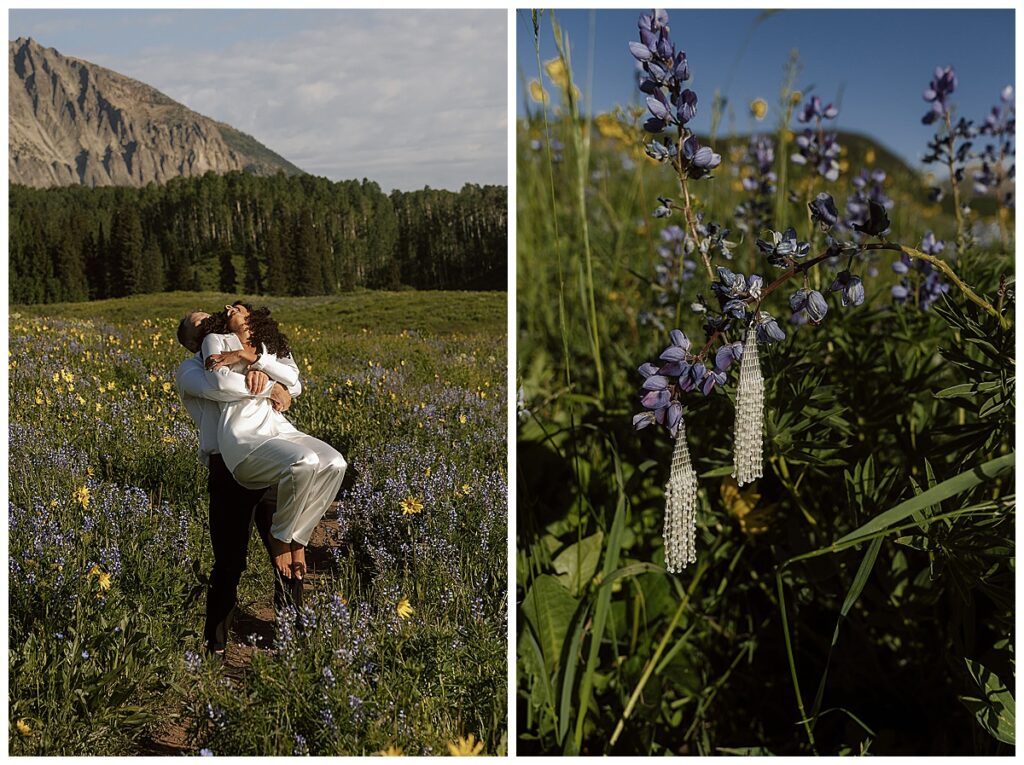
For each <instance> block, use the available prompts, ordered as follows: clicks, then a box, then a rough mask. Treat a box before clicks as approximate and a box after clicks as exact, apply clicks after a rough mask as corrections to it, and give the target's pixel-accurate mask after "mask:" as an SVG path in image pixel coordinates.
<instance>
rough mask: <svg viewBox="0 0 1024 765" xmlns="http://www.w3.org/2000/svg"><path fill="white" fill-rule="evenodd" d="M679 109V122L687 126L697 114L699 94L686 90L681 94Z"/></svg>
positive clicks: (677, 112)
mask: <svg viewBox="0 0 1024 765" xmlns="http://www.w3.org/2000/svg"><path fill="white" fill-rule="evenodd" d="M678 107H679V108H678V109H677V111H676V116H677V117H678V118H679V122H680V123H682V124H683V125H685V124H686V123H687V122H689V121H690V120H692V119H693V118H694V117H695V116H696V114H697V94H696V93H694V92H693V91H692V90H690V89H689V88H687V89H686V90H684V91H683V92H682V93H680V94H679V103H678ZM708 151H710V149H708Z"/></svg>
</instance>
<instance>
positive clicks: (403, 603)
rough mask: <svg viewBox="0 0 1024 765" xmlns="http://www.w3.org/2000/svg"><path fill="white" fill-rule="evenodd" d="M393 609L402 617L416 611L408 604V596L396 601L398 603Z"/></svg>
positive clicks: (406, 617)
mask: <svg viewBox="0 0 1024 765" xmlns="http://www.w3.org/2000/svg"><path fill="white" fill-rule="evenodd" d="M395 611H397V612H398V615H399V616H400V617H401V618H402V619H408V618H409V617H410V616H412V615H413V614H414V613H416V611H415V610H414V609H413V607H412V606H410V605H409V599H408V598H402V599H401V600H400V601H398V605H397V606H395Z"/></svg>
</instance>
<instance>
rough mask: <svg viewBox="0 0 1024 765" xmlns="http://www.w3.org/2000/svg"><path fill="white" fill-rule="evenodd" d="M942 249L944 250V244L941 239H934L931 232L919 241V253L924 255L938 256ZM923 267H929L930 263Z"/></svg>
mask: <svg viewBox="0 0 1024 765" xmlns="http://www.w3.org/2000/svg"><path fill="white" fill-rule="evenodd" d="M944 249H946V243H945V242H944V241H942V240H941V239H936V238H935V234H933V233H932V232H931V231H929V232H928V233H926V234H925V235H924V237H922V239H921V252H923V253H925V254H926V255H938V254H939V253H940V252H942V251H943V250H944ZM925 265H927V266H931V264H930V263H926V264H925Z"/></svg>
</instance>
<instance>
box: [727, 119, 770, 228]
mask: <svg viewBox="0 0 1024 765" xmlns="http://www.w3.org/2000/svg"><path fill="white" fill-rule="evenodd" d="M774 167H775V147H774V144H773V143H772V139H771V137H770V136H766V135H755V136H751V138H750V141H749V143H748V145H747V149H746V154H745V155H744V168H743V174H742V176H741V179H740V183H741V184H742V185H743V189H744V190H745V191H747V192H748V193H749V194H750V196H749V197H748V198H747V199H746V200H744V201H743V202H742V203H740V204H739V205H737V207H736V210H735V212H734V213H733V215H734V216H735V217H736V218H737V219H738V221H739V225H738V227H739V229H740V230H741V231H743V232H745V233H751V234H756V233H757V232H759V231H763V230H764V229H766V228H768V227H769V225H770V222H771V214H772V207H773V195H774V194H775V183H776V175H775V173H774V171H773V168H774Z"/></svg>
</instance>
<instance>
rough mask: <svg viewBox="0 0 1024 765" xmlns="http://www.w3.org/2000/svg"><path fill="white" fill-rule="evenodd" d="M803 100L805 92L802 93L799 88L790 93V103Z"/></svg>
mask: <svg viewBox="0 0 1024 765" xmlns="http://www.w3.org/2000/svg"><path fill="white" fill-rule="evenodd" d="M803 100H804V94H803V93H801V92H800V91H799V90H794V91H793V92H792V93H791V94H790V95H789V101H790V103H792V104H798V103H800V102H801V101H803Z"/></svg>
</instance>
